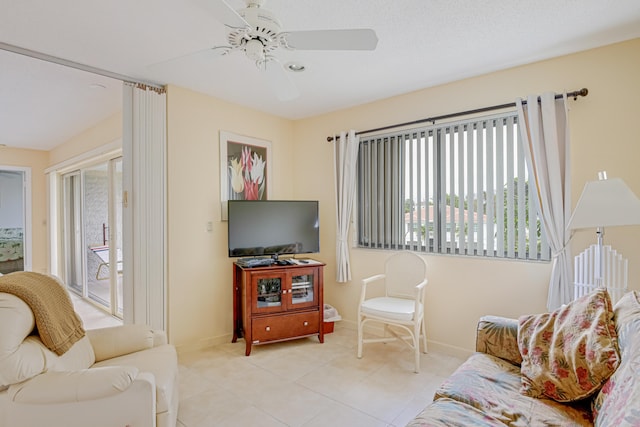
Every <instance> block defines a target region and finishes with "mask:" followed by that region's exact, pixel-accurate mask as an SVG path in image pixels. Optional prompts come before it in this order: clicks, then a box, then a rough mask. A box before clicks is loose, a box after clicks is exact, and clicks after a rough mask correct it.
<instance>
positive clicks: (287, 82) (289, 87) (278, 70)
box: [264, 60, 300, 101]
mask: <svg viewBox="0 0 640 427" xmlns="http://www.w3.org/2000/svg"><path fill="white" fill-rule="evenodd" d="M264 65H265V70H264V73H265V76H266V79H267V84H268V85H269V86H270V87H271V89H272V90H273V92H274V93H275V94H276V96H277V97H278V99H279V100H280V101H290V100H292V99H295V98H297V97H298V96H300V91H298V88H297V87H296V85H295V84H294V83H293V82H292V81H291V79H289V76H288V75H287V72H286V70H285V69H284V68H283V67H282V65H281V64H280V63H279V62H278V61H276V60H270V61H267V62H266V63H265V64H264Z"/></svg>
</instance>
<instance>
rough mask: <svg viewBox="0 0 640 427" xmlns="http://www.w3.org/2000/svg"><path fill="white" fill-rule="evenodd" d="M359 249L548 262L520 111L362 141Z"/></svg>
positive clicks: (359, 172)
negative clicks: (521, 133) (519, 123)
mask: <svg viewBox="0 0 640 427" xmlns="http://www.w3.org/2000/svg"><path fill="white" fill-rule="evenodd" d="M358 167H359V169H358V244H359V246H363V247H369V248H379V249H409V250H414V251H422V252H435V253H446V254H457V255H474V256H488V257H502V258H518V259H533V260H548V259H549V257H550V250H549V246H548V244H547V241H546V236H545V235H544V232H543V227H542V225H541V222H540V217H539V215H538V199H537V194H536V193H535V192H532V191H531V189H532V188H535V187H532V186H531V185H530V182H529V181H530V180H529V176H530V175H529V171H528V165H527V162H526V158H525V154H524V150H523V149H522V147H521V146H520V137H519V132H518V126H517V117H516V114H515V112H508V113H504V114H501V115H496V116H491V117H481V118H475V119H472V120H467V121H460V122H456V123H448V124H442V125H433V126H429V127H425V128H421V129H414V130H410V131H402V132H398V133H394V134H389V135H383V136H375V137H370V138H361V142H360V152H359V162H358Z"/></svg>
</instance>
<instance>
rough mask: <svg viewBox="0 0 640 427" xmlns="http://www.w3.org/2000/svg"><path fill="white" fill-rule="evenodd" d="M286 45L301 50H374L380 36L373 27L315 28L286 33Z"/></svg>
mask: <svg viewBox="0 0 640 427" xmlns="http://www.w3.org/2000/svg"><path fill="white" fill-rule="evenodd" d="M284 34H285V40H286V46H287V47H289V48H292V49H301V50H374V49H375V48H376V46H377V45H378V36H377V35H376V32H375V31H373V30H371V29H354V30H313V31H291V32H287V33H284Z"/></svg>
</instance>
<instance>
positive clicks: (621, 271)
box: [573, 245, 629, 304]
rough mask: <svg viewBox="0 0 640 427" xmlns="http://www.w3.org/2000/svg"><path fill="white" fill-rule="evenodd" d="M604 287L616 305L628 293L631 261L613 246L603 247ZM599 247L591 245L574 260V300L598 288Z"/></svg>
mask: <svg viewBox="0 0 640 427" xmlns="http://www.w3.org/2000/svg"><path fill="white" fill-rule="evenodd" d="M602 251H603V254H602V260H603V263H602V278H603V283H602V286H603V287H604V288H606V289H607V291H609V295H610V296H611V302H612V303H613V304H615V303H616V302H617V301H618V300H619V299H620V298H621V297H622V295H624V294H625V293H626V292H627V281H628V270H629V261H628V260H627V259H625V258H623V257H622V254H619V253H618V252H617V251H616V250H615V249H611V246H608V245H607V246H603V247H602ZM599 255H600V254H599V253H598V245H591V246H590V247H588V248H587V249H585V250H584V252H582V253H580V254H579V255H577V256H576V257H575V259H574V270H573V274H574V279H573V280H574V298H576V299H577V298H579V297H581V296H583V295H586V294H588V293H590V292H591V291H593V290H595V289H596V288H597V287H598V284H597V283H596V279H597V277H596V276H597V268H596V266H597V263H599V262H600V261H599V260H600V258H599Z"/></svg>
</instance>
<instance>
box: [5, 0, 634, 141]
mask: <svg viewBox="0 0 640 427" xmlns="http://www.w3.org/2000/svg"><path fill="white" fill-rule="evenodd" d="M198 1H200V0H135V1H130V0H109V1H105V0H83V1H81V2H79V1H75V0H56V1H51V0H29V1H27V0H0V10H2V13H1V14H0V42H1V43H5V44H6V45H12V46H18V47H20V48H24V49H28V50H32V51H36V52H41V53H44V54H47V55H51V56H54V57H57V58H62V59H65V60H68V61H73V62H76V63H80V64H85V65H89V66H92V67H95V68H98V69H102V70H107V71H110V72H113V73H117V74H120V75H124V76H130V77H131V78H134V79H140V80H143V81H148V82H155V83H160V84H166V83H170V84H175V85H179V86H182V87H186V88H190V89H193V90H195V91H199V92H203V93H206V94H210V95H212V96H214V97H217V98H220V99H224V100H228V101H231V102H235V103H238V104H241V105H245V106H248V107H252V108H255V109H258V110H262V111H266V112H269V113H271V114H275V115H278V116H282V117H286V118H291V119H299V118H303V117H309V116H313V115H317V114H322V113H325V112H329V111H333V110H336V109H340V108H345V107H349V106H354V105H358V104H362V103H365V102H370V101H373V100H377V99H382V98H386V97H389V96H393V95H398V94H402V93H406V92H410V91H413V90H417V89H421V88H425V87H429V86H434V85H438V84H442V83H446V82H450V81H455V80H459V79H462V78H466V77H471V76H475V75H480V74H484V73H488V72H492V71H496V70H500V69H504V68H508V67H513V66H517V65H521V64H526V63H530V62H534V61H539V60H543V59H547V58H551V57H555V56H559V55H565V54H568V53H572V52H577V51H581V50H585V49H589V48H593V47H597V46H602V45H606V44H611V43H615V42H619V41H623V40H628V39H632V38H637V37H640V1H638V0H536V1H531V0H295V1H285V0H268V1H267V2H266V4H265V5H264V7H265V8H266V9H269V10H271V11H272V12H274V13H275V14H276V16H277V17H278V18H279V20H280V21H281V23H282V27H283V30H290V31H294V30H315V29H343V28H372V29H374V30H375V31H376V33H377V35H378V39H379V42H378V46H377V48H376V50H374V51H364V52H352V51H341V52H325V51H286V50H282V49H280V50H278V51H277V54H276V55H277V56H278V58H279V59H280V60H281V62H283V63H285V62H288V61H297V62H301V63H303V64H304V65H305V66H306V67H307V70H306V71H305V72H303V73H295V74H294V73H290V74H289V76H290V78H291V79H292V80H293V81H294V83H295V84H296V86H297V87H298V89H299V91H300V93H301V96H300V97H298V98H296V99H294V100H291V101H286V102H282V101H278V99H277V97H276V96H275V95H274V94H273V92H272V91H271V90H270V89H269V87H268V86H266V85H265V84H264V83H265V81H264V76H263V75H261V72H260V71H259V70H258V69H257V68H256V67H255V66H254V65H253V64H252V62H251V61H250V60H249V59H247V58H246V57H244V56H243V55H242V54H240V53H238V52H236V53H234V54H232V55H229V56H224V57H217V58H210V57H209V58H207V57H205V56H204V55H191V54H192V53H195V52H201V51H203V50H206V49H209V48H211V47H213V46H219V45H225V44H227V43H226V30H225V27H224V26H223V25H222V24H221V23H220V22H219V21H218V20H217V19H216V17H215V16H212V14H211V13H210V12H208V11H207V10H205V9H204V8H202V7H201V5H199V4H198ZM209 1H216V0H209ZM227 1H228V3H229V4H230V5H232V6H233V7H234V8H237V9H240V8H242V7H243V5H244V2H243V1H241V0H227ZM639 55H640V52H639ZM174 58H179V59H177V60H171V59H174ZM96 83H97V84H101V85H103V86H106V88H105V89H102V90H101V89H92V88H90V85H91V84H96ZM120 105H121V89H120V84H119V82H118V81H116V80H112V79H108V78H105V77H100V76H96V75H92V74H87V73H84V72H80V71H77V70H74V69H70V68H67V67H63V66H60V65H53V64H48V63H46V62H43V61H39V60H35V59H32V58H27V57H25V56H23V55H18V54H16V53H10V52H5V51H1V50H0V144H6V145H7V146H14V147H25V148H33V149H44V150H49V149H51V148H52V147H54V146H56V145H57V144H60V143H61V142H64V141H66V140H68V139H69V138H70V137H72V136H74V135H76V134H78V133H80V132H81V131H82V130H84V129H86V128H88V127H90V126H92V125H93V124H95V123H97V122H99V121H100V120H102V119H104V118H106V117H108V116H109V115H111V114H113V113H115V112H117V111H118V110H119V108H120Z"/></svg>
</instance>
